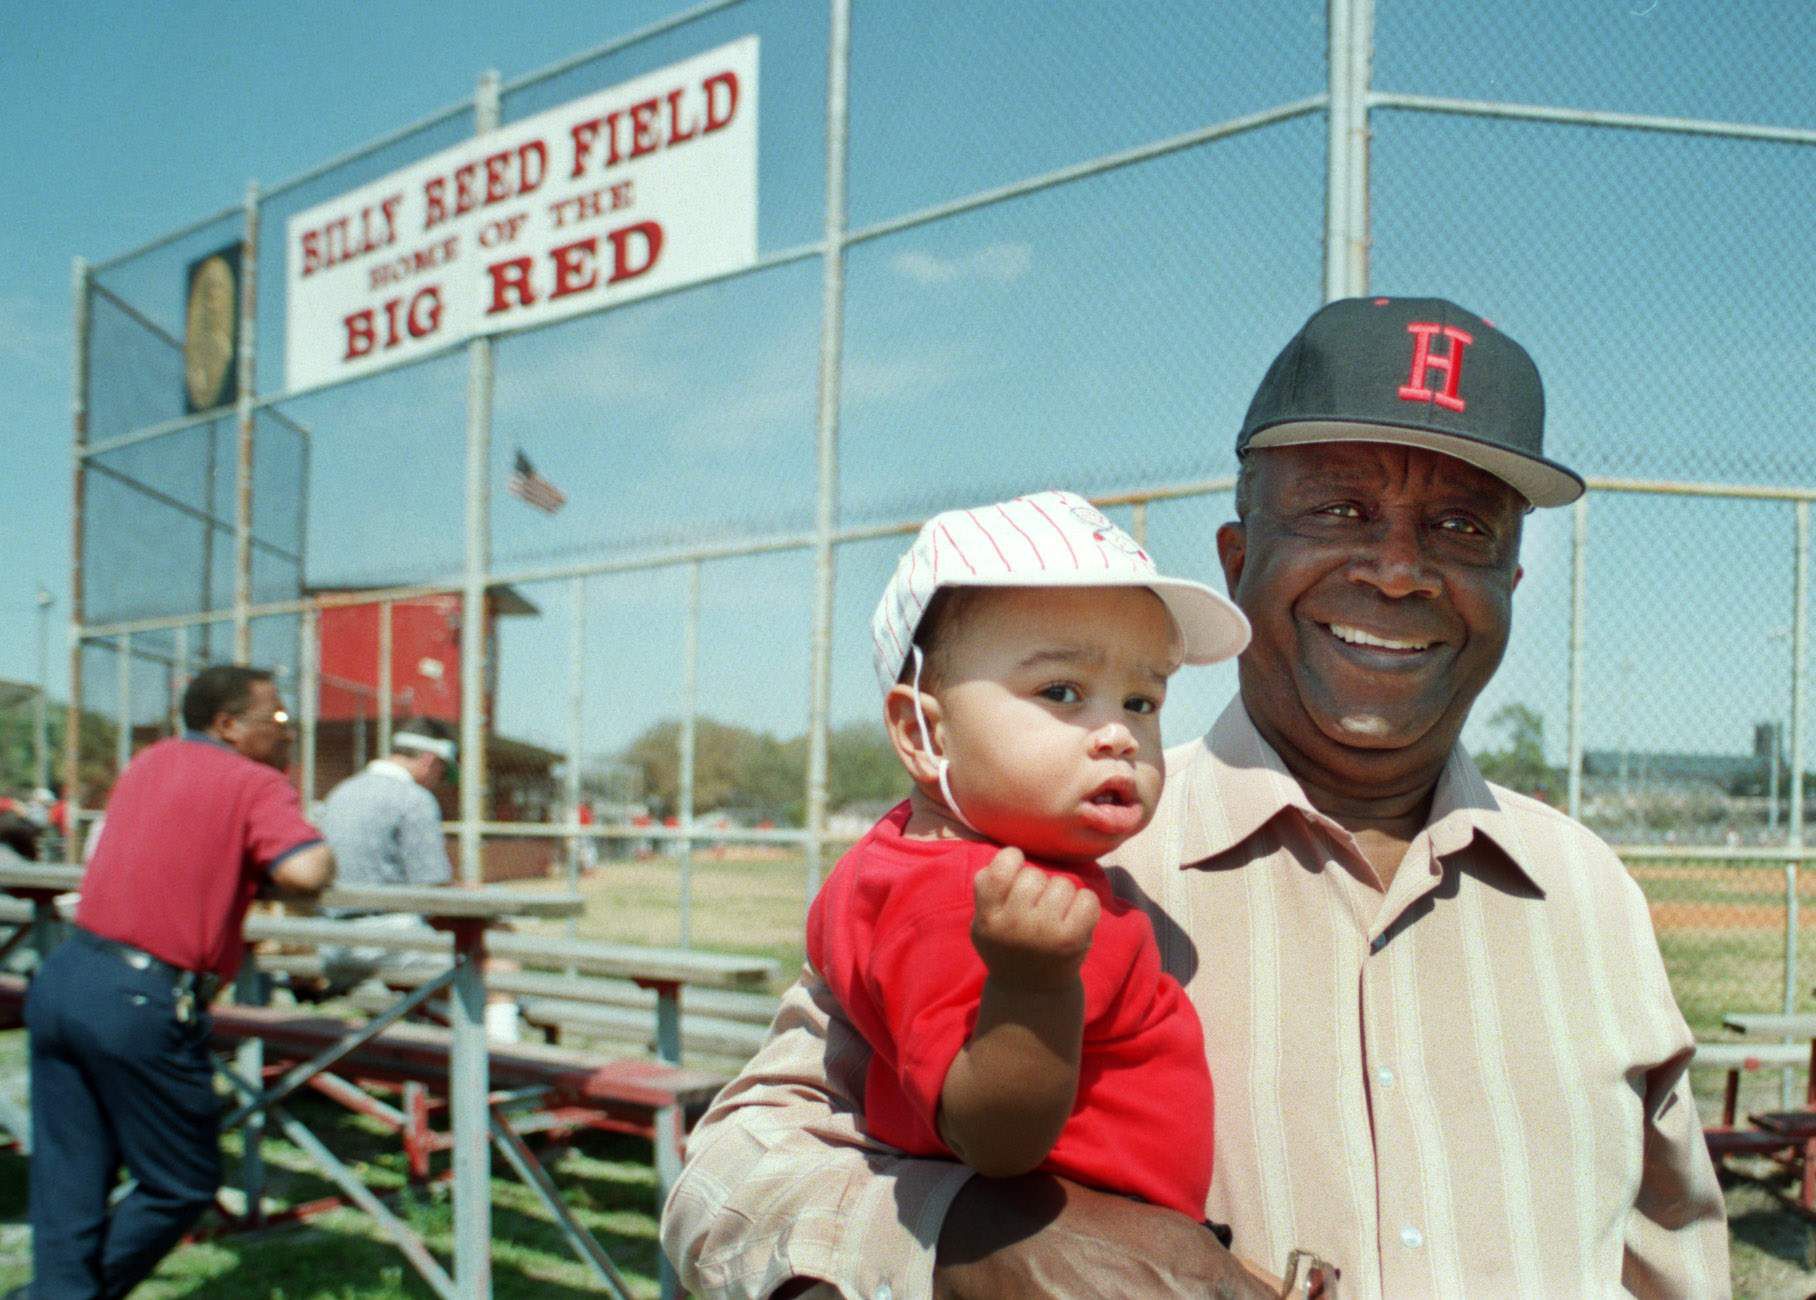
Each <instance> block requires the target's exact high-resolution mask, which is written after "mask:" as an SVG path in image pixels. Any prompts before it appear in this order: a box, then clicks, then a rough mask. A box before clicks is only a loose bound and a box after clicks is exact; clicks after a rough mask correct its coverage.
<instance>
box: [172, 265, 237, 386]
mask: <svg viewBox="0 0 1816 1300" xmlns="http://www.w3.org/2000/svg"><path fill="white" fill-rule="evenodd" d="M236 299H237V295H236V294H235V292H234V283H233V268H232V267H231V266H230V265H228V263H227V259H226V258H225V257H222V256H220V255H219V254H216V255H215V256H213V257H211V258H209V259H208V260H207V261H205V262H203V263H202V264H201V265H200V266H198V267H197V268H196V272H195V278H194V279H192V280H191V281H190V284H189V309H188V316H187V321H186V323H185V325H184V330H183V383H184V385H185V386H186V387H187V389H188V392H189V402H190V405H191V406H192V407H193V408H194V409H195V410H198V411H207V410H211V409H213V408H214V407H217V406H221V405H223V404H225V403H226V402H227V401H228V400H229V399H230V398H231V397H232V394H230V393H225V392H223V391H222V389H223V388H224V387H225V386H226V380H227V374H228V372H229V371H230V370H231V369H232V368H233V336H234V328H233V327H234V317H235V314H236V313H237V312H238V310H239V303H238V302H237V301H236Z"/></svg>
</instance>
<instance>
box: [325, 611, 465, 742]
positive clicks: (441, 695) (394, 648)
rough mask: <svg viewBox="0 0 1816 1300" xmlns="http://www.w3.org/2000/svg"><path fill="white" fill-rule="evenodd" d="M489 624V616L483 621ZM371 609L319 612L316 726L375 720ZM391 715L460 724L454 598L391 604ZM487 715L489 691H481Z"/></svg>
mask: <svg viewBox="0 0 1816 1300" xmlns="http://www.w3.org/2000/svg"><path fill="white" fill-rule="evenodd" d="M487 621H488V622H490V621H491V619H490V618H488V620H487ZM378 622H379V606H378V605H377V604H369V605H339V606H331V607H329V608H327V609H324V610H322V616H321V634H320V635H321V674H322V675H321V695H320V699H321V707H320V712H319V713H318V715H317V716H319V717H320V718H321V720H322V721H324V722H333V721H342V720H346V719H351V718H359V717H366V718H376V717H377V716H378V711H379V710H378V679H379V662H378V645H379V637H378V630H379V629H378ZM391 692H392V699H393V701H394V702H393V704H392V709H391V712H392V716H393V717H396V718H398V719H400V720H401V719H403V718H406V717H409V716H410V715H412V714H415V715H419V716H421V717H428V718H440V719H442V720H444V721H446V722H448V723H450V724H455V723H458V722H459V721H460V597H459V596H458V595H452V594H450V595H442V596H423V597H420V598H418V599H416V600H400V601H397V602H395V603H394V604H393V605H392V606H391ZM486 694H487V700H486V705H487V707H486V713H487V715H488V716H489V715H490V714H491V699H490V696H491V692H490V691H489V690H488V691H487V692H486Z"/></svg>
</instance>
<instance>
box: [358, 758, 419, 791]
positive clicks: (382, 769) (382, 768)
mask: <svg viewBox="0 0 1816 1300" xmlns="http://www.w3.org/2000/svg"><path fill="white" fill-rule="evenodd" d="M366 771H368V772H372V773H375V774H377V775H378V776H388V777H390V778H391V779H392V780H394V781H408V782H409V783H410V784H412V785H414V784H416V778H415V777H413V776H411V775H410V773H409V771H408V770H407V769H406V768H405V767H404V765H403V764H402V763H394V762H392V761H391V760H390V759H388V758H375V759H373V760H372V761H371V762H370V763H367V764H366Z"/></svg>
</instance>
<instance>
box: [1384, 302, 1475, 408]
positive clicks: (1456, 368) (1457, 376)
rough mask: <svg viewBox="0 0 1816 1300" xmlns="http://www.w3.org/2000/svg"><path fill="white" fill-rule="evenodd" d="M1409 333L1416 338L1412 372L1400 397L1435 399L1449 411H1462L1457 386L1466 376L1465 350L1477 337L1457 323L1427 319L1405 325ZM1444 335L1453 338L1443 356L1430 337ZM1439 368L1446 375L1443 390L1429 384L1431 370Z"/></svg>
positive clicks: (1430, 400)
mask: <svg viewBox="0 0 1816 1300" xmlns="http://www.w3.org/2000/svg"><path fill="white" fill-rule="evenodd" d="M1406 332H1407V333H1408V334H1410V335H1412V337H1413V348H1412V373H1411V374H1410V375H1408V376H1407V377H1406V382H1405V383H1404V384H1401V385H1400V399H1401V400H1402V401H1406V402H1435V403H1436V404H1437V405H1439V406H1441V407H1443V408H1444V409H1445V410H1447V411H1461V410H1462V409H1463V408H1464V406H1465V403H1464V401H1463V399H1462V398H1460V397H1458V396H1457V385H1458V383H1460V382H1461V381H1462V378H1463V349H1465V348H1467V347H1468V346H1469V345H1470V344H1471V343H1474V342H1475V336H1474V335H1472V334H1470V333H1468V332H1467V331H1465V330H1460V329H1458V328H1457V327H1456V326H1454V325H1438V324H1435V323H1432V322H1427V321H1413V322H1412V323H1410V324H1409V325H1407V327H1406ZM1434 334H1442V335H1443V336H1444V337H1445V338H1447V339H1449V340H1450V351H1449V352H1446V353H1444V354H1442V355H1439V354H1438V353H1435V352H1433V351H1432V350H1431V336H1432V335H1434ZM1434 370H1437V371H1441V372H1443V375H1444V391H1442V392H1433V391H1432V390H1431V389H1430V388H1428V387H1426V385H1427V384H1429V383H1430V382H1431V372H1432V371H1434Z"/></svg>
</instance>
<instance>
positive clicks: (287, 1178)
mask: <svg viewBox="0 0 1816 1300" xmlns="http://www.w3.org/2000/svg"><path fill="white" fill-rule="evenodd" d="M691 874H692V880H693V891H694V892H693V909H692V932H693V936H692V937H693V942H694V944H695V945H696V946H698V947H701V948H709V949H715V950H721V951H733V952H745V953H760V954H762V955H765V956H770V957H774V958H776V959H777V960H778V961H779V962H780V963H781V970H782V975H781V981H782V983H784V984H785V983H787V982H788V981H790V980H792V979H793V977H794V974H795V972H796V971H798V969H799V967H800V961H801V955H802V948H801V924H802V921H803V918H804V915H805V907H806V904H805V897H806V894H805V890H806V870H805V864H804V863H803V861H802V860H801V859H800V858H795V857H790V858H780V859H766V860H758V861H737V860H724V859H713V858H706V857H702V858H700V859H698V860H696V861H695V863H694V865H693V870H692V873H691ZM1783 879H1784V877H1783V872H1782V869H1780V868H1778V867H1754V866H1750V865H1749V866H1739V867H1733V868H1722V869H1719V870H1711V869H1710V868H1708V867H1706V866H1684V867H1681V868H1680V867H1677V866H1668V867H1648V868H1647V869H1646V871H1644V872H1643V873H1642V879H1641V883H1642V884H1643V886H1644V887H1645V889H1646V892H1647V895H1648V897H1649V898H1650V899H1651V900H1652V901H1653V902H1654V904H1657V905H1663V906H1661V909H1660V911H1659V913H1658V914H1659V916H1660V918H1661V927H1660V935H1659V940H1660V947H1661V949H1662V950H1663V952H1664V955H1665V961H1666V965H1667V968H1668V969H1669V971H1670V974H1671V982H1672V986H1673V988H1674V989H1675V991H1676V994H1677V998H1678V1001H1679V1004H1680V1005H1681V1006H1682V1008H1683V1011H1684V1015H1685V1017H1686V1019H1687V1020H1688V1021H1689V1023H1690V1026H1691V1028H1692V1029H1693V1030H1694V1031H1695V1033H1696V1034H1697V1036H1698V1037H1701V1038H1720V1037H1723V1036H1724V1033H1723V1031H1722V1030H1721V1027H1720V1025H1721V1016H1722V1015H1723V1013H1725V1012H1729V1011H1749V1010H1750V1011H1767V1010H1778V1009H1779V1008H1780V1007H1781V1005H1782V1000H1783V987H1784V985H1783V979H1784V972H1783V948H1784V940H1783V916H1782V900H1783ZM1813 883H1816V882H1813ZM679 884H680V870H679V865H678V864H677V863H676V862H674V861H673V860H671V859H655V860H648V861H638V862H623V863H610V864H607V865H605V866H602V867H601V868H600V869H599V870H598V871H596V872H594V873H592V874H591V875H589V877H588V878H587V879H586V880H585V881H583V884H582V889H583V892H584V893H585V895H586V896H587V899H588V908H587V913H586V915H585V916H584V917H582V918H581V919H580V922H579V924H578V926H577V930H578V932H579V934H580V935H581V936H582V937H587V938H595V939H603V940H610V941H614V942H622V943H646V944H659V945H672V944H675V943H677V942H678V941H679V939H680V924H679V910H678V907H677V903H676V900H677V898H678V896H679ZM547 887H548V888H551V889H558V888H561V887H562V885H561V884H560V882H558V881H557V882H550V883H549V885H548V886H547ZM1736 907H1742V908H1757V909H1760V910H1758V911H1757V912H1748V913H1744V914H1737V913H1736V912H1734V910H1733V909H1734V908H1736ZM1806 914H1807V915H1810V916H1812V917H1813V918H1816V896H1813V897H1812V898H1811V900H1809V905H1808V907H1807V912H1806ZM531 928H542V929H547V930H549V931H551V932H553V933H565V931H566V926H565V924H564V923H553V924H550V925H546V926H541V927H531ZM1800 939H1801V942H1800V944H1799V963H1800V970H1801V972H1802V974H1801V977H1800V981H1799V985H1798V1005H1799V1007H1800V1009H1802V1010H1816V998H1812V996H1811V991H1810V990H1811V986H1812V985H1813V984H1816V927H1812V928H1810V929H1808V930H1806V931H1805V932H1804V933H1803V934H1802V935H1801V936H1800ZM22 1052H23V1036H22V1035H18V1034H9V1035H3V1036H0V1075H4V1074H5V1073H8V1072H16V1071H17V1070H18V1069H19V1068H20V1066H21V1065H22V1063H23V1062H22V1059H21V1058H22ZM1692 1082H1693V1083H1694V1084H1695V1086H1696V1087H1697V1090H1698V1102H1699V1105H1700V1106H1701V1108H1702V1110H1703V1112H1704V1114H1705V1115H1711V1114H1713V1112H1714V1111H1715V1110H1716V1109H1717V1108H1718V1107H1719V1104H1720V1088H1721V1084H1722V1076H1720V1075H1718V1074H1713V1073H1710V1072H1707V1071H1697V1072H1695V1074H1694V1075H1693V1078H1692ZM1797 1087H1798V1089H1799V1095H1801V1088H1802V1078H1801V1074H1799V1076H1798V1079H1797ZM1742 1104H1743V1106H1745V1107H1750V1108H1751V1109H1762V1108H1772V1109H1776V1108H1777V1105H1778V1076H1777V1075H1776V1074H1772V1075H1769V1076H1760V1075H1755V1076H1749V1077H1748V1080H1747V1088H1746V1090H1745V1091H1744V1092H1743V1095H1742ZM296 1113H297V1114H298V1116H299V1117H300V1118H302V1119H303V1120H304V1121H305V1122H306V1123H308V1124H310V1126H311V1127H312V1128H314V1129H315V1130H316V1132H317V1133H318V1134H319V1135H320V1136H322V1137H323V1138H324V1140H326V1141H327V1142H328V1144H329V1145H330V1147H332V1148H333V1149H334V1150H335V1151H336V1152H338V1153H340V1154H341V1155H342V1157H343V1158H349V1159H354V1160H358V1161H360V1162H361V1168H362V1171H363V1173H364V1176H365V1177H366V1178H367V1179H368V1181H369V1182H370V1183H371V1184H372V1185H373V1186H375V1187H379V1188H384V1189H396V1188H400V1187H401V1186H402V1185H403V1182H404V1177H403V1161H402V1156H401V1154H400V1153H399V1152H398V1150H397V1147H396V1144H395V1142H394V1140H392V1139H390V1138H389V1137H388V1136H386V1135H384V1134H383V1133H382V1132H381V1131H380V1130H379V1129H378V1128H377V1126H375V1125H373V1124H372V1123H371V1122H370V1121H367V1120H364V1119H361V1118H358V1117H355V1116H352V1115H349V1114H347V1113H346V1112H345V1111H342V1110H340V1109H339V1108H338V1107H335V1106H333V1105H331V1104H330V1103H328V1102H326V1101H322V1100H319V1099H314V1098H307V1099H303V1100H300V1101H299V1102H298V1103H297V1106H296ZM237 1141H238V1139H237V1138H230V1139H229V1141H228V1147H227V1152H228V1169H229V1170H230V1171H231V1170H232V1169H233V1168H234V1161H235V1160H236V1158H237V1153H238V1146H237ZM443 1158H444V1159H445V1157H443ZM266 1159H267V1162H268V1164H269V1166H270V1174H271V1183H272V1190H273V1193H274V1194H275V1195H277V1196H279V1197H281V1198H283V1199H284V1200H285V1201H300V1200H307V1199H310V1198H313V1197H316V1196H322V1195H327V1194H329V1192H330V1191H331V1190H332V1189H331V1187H330V1185H329V1184H328V1183H327V1181H326V1180H325V1179H324V1178H323V1177H321V1176H320V1175H319V1174H317V1173H316V1172H315V1171H314V1170H313V1169H311V1168H310V1167H309V1165H308V1162H307V1160H306V1159H305V1158H304V1157H303V1156H302V1154H301V1152H299V1151H297V1150H295V1149H294V1148H291V1147H289V1146H288V1144H286V1143H283V1142H280V1141H276V1140H271V1141H268V1142H267V1144H266ZM552 1172H553V1173H554V1175H555V1178H556V1181H557V1182H558V1184H559V1185H560V1186H561V1187H562V1189H563V1191H564V1193H565V1194H566V1197H567V1200H568V1203H569V1204H570V1205H571V1206H573V1207H574V1209H575V1211H576V1213H577V1214H578V1215H579V1216H580V1218H581V1220H582V1221H583V1222H585V1223H586V1224H587V1225H588V1226H589V1227H590V1228H591V1229H592V1230H593V1232H594V1233H595V1234H597V1235H598V1236H599V1238H600V1240H601V1241H602V1242H603V1243H604V1244H605V1247H606V1249H607V1250H608V1251H609V1252H610V1253H611V1255H612V1258H613V1260H614V1261H615V1262H616V1263H617V1264H618V1266H619V1268H620V1269H622V1270H624V1271H625V1273H626V1274H627V1276H628V1277H629V1279H630V1281H631V1283H632V1285H633V1287H634V1288H635V1290H636V1292H637V1294H638V1295H639V1296H644V1295H654V1294H655V1293H656V1259H657V1255H656V1251H657V1246H656V1211H657V1206H656V1188H655V1178H654V1174H653V1172H652V1171H651V1169H650V1165H649V1146H648V1144H647V1143H644V1142H641V1141H638V1140H635V1139H631V1138H617V1137H613V1138H596V1139H587V1140H584V1141H582V1143H581V1144H580V1146H579V1149H577V1150H575V1151H573V1152H571V1153H570V1154H568V1155H567V1156H565V1157H564V1158H563V1159H562V1160H561V1161H560V1162H559V1163H558V1164H557V1165H556V1166H555V1168H554V1169H553V1170H552ZM25 1187H26V1182H25V1171H24V1163H23V1162H22V1161H21V1160H19V1159H18V1158H17V1157H15V1156H7V1155H0V1290H4V1289H5V1288H7V1287H10V1286H14V1285H17V1284H18V1283H20V1282H22V1281H24V1280H25V1279H26V1277H27V1276H28V1275H29V1271H30V1259H29V1244H28V1242H27V1240H26V1234H25V1232H24V1230H23V1228H22V1226H21V1225H22V1222H23V1219H24V1214H25ZM1795 1195H1796V1187H1795V1186H1794V1184H1793V1183H1792V1182H1791V1181H1790V1180H1789V1179H1788V1178H1786V1177H1785V1176H1784V1175H1783V1173H1782V1172H1781V1171H1778V1170H1777V1169H1776V1167H1775V1166H1773V1165H1771V1164H1770V1163H1769V1162H1764V1161H1761V1162H1755V1163H1752V1164H1747V1165H1744V1166H1743V1167H1742V1168H1741V1169H1740V1171H1739V1173H1738V1174H1737V1176H1735V1177H1733V1178H1731V1179H1730V1180H1729V1186H1728V1213H1729V1219H1730V1228H1731V1242H1732V1246H1733V1263H1734V1285H1735V1293H1736V1294H1737V1295H1740V1296H1760V1297H1766V1296H1803V1295H1808V1294H1810V1293H1811V1292H1813V1291H1816V1270H1813V1269H1812V1268H1811V1267H1810V1264H1811V1263H1812V1259H1811V1255H1810V1250H1811V1227H1810V1225H1809V1224H1808V1223H1806V1221H1805V1220H1804V1219H1803V1217H1802V1216H1801V1215H1800V1214H1798V1213H1797V1212H1796V1211H1794V1210H1793V1209H1791V1208H1789V1203H1790V1201H1791V1200H1792V1199H1794V1197H1795ZM492 1196H493V1212H492V1213H493V1232H494V1254H493V1277H494V1285H495V1289H496V1293H497V1294H498V1295H499V1296H500V1297H531V1296H535V1297H544V1296H548V1297H556V1298H557V1300H559V1297H563V1296H579V1295H596V1294H598V1288H597V1285H596V1284H595V1283H594V1282H593V1279H592V1276H591V1274H590V1271H589V1270H587V1269H586V1268H585V1267H584V1266H583V1265H581V1264H580V1263H579V1261H578V1260H576V1259H575V1258H574V1256H573V1255H572V1254H571V1253H570V1252H569V1250H568V1249H567V1247H566V1245H565V1243H564V1242H563V1241H562V1239H561V1237H560V1235H559V1233H558V1231H557V1229H556V1228H555V1226H554V1224H553V1223H552V1222H551V1221H549V1219H548V1218H547V1216H546V1214H545V1213H544V1212H543V1211H542V1210H541V1208H540V1207H538V1206H537V1205H536V1204H535V1202H534V1200H533V1198H532V1197H531V1195H530V1193H529V1192H528V1191H527V1190H526V1189H525V1188H523V1187H522V1186H521V1185H520V1184H519V1183H517V1182H516V1180H515V1178H514V1177H512V1175H511V1174H510V1171H509V1170H508V1168H506V1167H505V1166H503V1165H502V1164H498V1165H496V1166H495V1168H494V1178H493V1182H492ZM393 1205H394V1207H398V1208H400V1210H401V1212H402V1213H404V1214H405V1217H406V1218H407V1219H408V1220H409V1221H410V1222H411V1223H412V1224H414V1225H415V1226H416V1227H417V1228H418V1230H419V1231H421V1232H423V1233H424V1234H425V1236H426V1237H427V1239H428V1242H429V1245H430V1247H431V1249H433V1250H435V1251H436V1252H437V1253H438V1254H439V1255H440V1256H441V1257H442V1258H443V1259H444V1261H445V1260H447V1259H448V1258H449V1254H450V1250H451V1215H450V1211H449V1205H448V1202H447V1199H446V1193H445V1191H435V1192H432V1193H430V1194H428V1195H426V1196H424V1197H423V1198H421V1199H420V1200H417V1201H413V1202H408V1203H405V1202H393ZM429 1294H430V1292H429V1290H428V1288H427V1287H426V1286H424V1285H423V1284H422V1283H421V1282H420V1281H418V1280H417V1279H416V1277H415V1274H414V1272H413V1271H412V1270H411V1269H410V1267H409V1266H408V1265H407V1264H406V1263H404V1261H403V1258H402V1256H400V1255H399V1254H398V1253H397V1251H396V1250H395V1249H394V1248H393V1247H392V1246H391V1245H390V1244H389V1243H388V1242H387V1241H386V1240H384V1239H383V1237H382V1235H381V1234H380V1233H379V1232H378V1231H377V1229H376V1228H375V1227H374V1226H373V1225H372V1224H371V1223H370V1222H369V1221H368V1220H367V1219H366V1218H365V1217H364V1216H363V1215H361V1214H359V1213H358V1212H356V1211H351V1210H342V1211H336V1212H335V1213H333V1214H330V1215H326V1216H323V1217H321V1218H318V1219H315V1220H312V1221H311V1222H310V1223H309V1224H307V1225H304V1226H298V1227H288V1228H278V1229H271V1230H267V1231H265V1232H262V1233H255V1234H244V1235H240V1236H235V1237H229V1238H226V1239H223V1240H220V1241H215V1242H208V1243H203V1244H198V1245H193V1246H187V1247H184V1248H183V1249H181V1250H179V1251H177V1252H176V1253H174V1254H173V1255H172V1256H171V1257H170V1258H169V1259H167V1260H166V1261H165V1262H164V1264H163V1266H162V1267H161V1268H160V1269H159V1270H158V1272H157V1274H156V1276H155V1277H154V1278H153V1279H152V1280H151V1281H150V1282H148V1283H147V1284H146V1286H145V1287H144V1288H142V1289H141V1290H140V1291H138V1292H136V1293H135V1295H136V1296H137V1297H142V1298H143V1300H174V1298H175V1297H179V1296H180V1297H189V1298H195V1300H204V1298H218V1300H229V1298H230V1297H231V1298H232V1300H253V1298H264V1297H268V1298H271V1300H277V1298H279V1297H282V1300H316V1298H320V1300H394V1298H401V1297H410V1298H412V1300H414V1298H415V1297H426V1296H428V1295H429Z"/></svg>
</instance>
